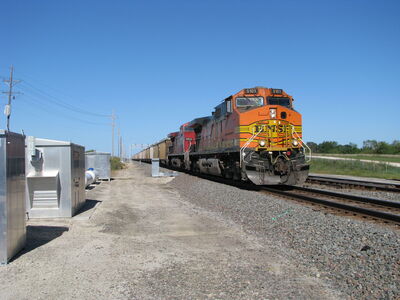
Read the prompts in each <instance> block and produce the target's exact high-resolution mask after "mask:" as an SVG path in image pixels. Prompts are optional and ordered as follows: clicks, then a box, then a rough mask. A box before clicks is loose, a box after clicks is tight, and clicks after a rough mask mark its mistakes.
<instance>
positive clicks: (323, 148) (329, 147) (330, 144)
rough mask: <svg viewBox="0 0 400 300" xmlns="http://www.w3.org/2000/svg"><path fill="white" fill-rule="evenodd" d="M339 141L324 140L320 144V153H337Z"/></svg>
mask: <svg viewBox="0 0 400 300" xmlns="http://www.w3.org/2000/svg"><path fill="white" fill-rule="evenodd" d="M337 147H338V142H335V141H324V142H322V143H321V144H319V145H318V153H337V152H338V151H337V150H338V149H337Z"/></svg>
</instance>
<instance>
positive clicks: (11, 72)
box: [3, 66, 20, 131]
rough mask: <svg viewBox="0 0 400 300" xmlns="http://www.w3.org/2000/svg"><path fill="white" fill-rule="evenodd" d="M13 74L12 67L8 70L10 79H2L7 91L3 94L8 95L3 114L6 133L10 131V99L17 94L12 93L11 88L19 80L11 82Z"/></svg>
mask: <svg viewBox="0 0 400 300" xmlns="http://www.w3.org/2000/svg"><path fill="white" fill-rule="evenodd" d="M13 73H14V66H11V68H10V79H9V80H7V79H4V80H3V81H4V82H7V83H8V87H9V88H8V91H7V92H3V93H4V94H8V104H7V105H6V107H5V109H4V114H5V115H6V116H7V131H10V116H11V101H12V99H15V96H13V94H19V93H16V92H13V87H14V85H15V84H17V83H19V82H20V80H13Z"/></svg>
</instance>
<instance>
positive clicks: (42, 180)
mask: <svg viewBox="0 0 400 300" xmlns="http://www.w3.org/2000/svg"><path fill="white" fill-rule="evenodd" d="M25 152H26V207H27V212H28V215H29V217H30V218H56V217H66V218H68V217H72V216H73V215H74V214H75V213H76V212H77V211H78V210H79V208H80V207H81V206H82V205H83V204H84V203H85V201H86V197H85V148H84V147H83V146H80V145H76V144H73V143H70V142H63V141H55V140H48V139H42V138H34V137H28V138H27V139H26V151H25Z"/></svg>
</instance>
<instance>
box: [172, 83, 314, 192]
mask: <svg viewBox="0 0 400 300" xmlns="http://www.w3.org/2000/svg"><path fill="white" fill-rule="evenodd" d="M177 134H178V133H174V134H171V135H170V138H171V141H172V146H171V147H169V150H168V153H167V155H166V157H167V160H166V162H167V164H169V165H173V166H175V167H178V168H185V169H187V170H192V171H193V172H201V173H207V174H212V175H217V176H223V177H226V178H232V179H236V180H251V181H252V182H253V183H255V184H257V185H271V184H286V185H296V184H302V183H304V181H305V180H306V178H307V176H308V171H309V164H308V163H307V162H306V156H305V150H306V149H308V147H307V145H306V144H305V143H304V142H303V141H302V121H301V114H300V113H298V112H297V111H295V110H294V109H293V98H292V97H291V96H290V95H288V94H286V93H285V92H284V91H283V90H281V89H271V88H264V87H256V88H250V89H243V90H241V91H240V92H238V93H237V94H235V95H232V96H230V97H228V98H226V99H225V100H224V101H223V102H222V103H221V104H220V105H218V106H217V107H215V110H214V112H213V114H212V116H209V117H204V118H198V119H195V120H193V121H191V122H189V123H186V124H184V125H183V126H182V127H181V131H180V138H179V139H177ZM177 141H179V142H178V145H177ZM180 145H182V146H180ZM308 150H309V149H308Z"/></svg>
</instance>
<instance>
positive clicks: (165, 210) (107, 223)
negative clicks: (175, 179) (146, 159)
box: [0, 164, 340, 299]
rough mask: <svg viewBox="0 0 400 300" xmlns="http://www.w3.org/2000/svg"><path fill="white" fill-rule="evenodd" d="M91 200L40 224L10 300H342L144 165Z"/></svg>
mask: <svg viewBox="0 0 400 300" xmlns="http://www.w3.org/2000/svg"><path fill="white" fill-rule="evenodd" d="M117 177H118V178H121V179H124V180H114V181H111V182H102V183H101V184H100V185H98V186H96V187H95V188H94V189H93V190H91V191H89V192H88V193H87V198H88V199H90V201H89V204H92V205H89V207H88V210H87V211H86V212H85V213H84V214H83V215H82V214H81V215H78V216H76V217H75V218H73V219H71V220H68V219H62V220H54V219H53V220H34V221H32V220H31V221H29V223H28V225H29V227H28V245H27V249H26V250H25V251H24V252H23V253H22V254H20V255H19V256H18V257H17V258H16V259H15V260H13V261H12V262H11V263H10V264H9V265H8V266H5V267H3V268H0V290H1V291H2V292H1V298H2V299H28V298H29V299H38V298H41V299H55V298H64V299H71V298H77V299H171V298H174V299H189V298H190V299H207V298H210V299H239V298H240V299H261V298H262V299H265V298H274V299H287V298H296V299H321V298H323V299H336V298H340V297H339V296H338V294H337V293H336V292H335V291H333V290H331V289H330V288H329V287H328V286H327V285H326V283H325V282H324V281H323V280H322V279H321V278H318V276H316V277H308V276H306V275H304V274H303V273H301V272H300V271H299V270H297V268H296V267H295V263H294V262H292V261H290V260H289V259H287V258H285V257H284V249H276V248H274V245H266V244H265V243H262V242H260V241H258V240H257V239H256V238H255V237H253V236H250V235H248V234H245V233H244V232H243V231H242V230H241V228H240V227H238V226H237V225H235V224H231V223H228V222H226V221H225V220H223V219H221V217H220V216H218V215H214V214H212V213H211V212H207V211H205V210H203V209H200V208H197V207H194V206H192V204H189V203H188V202H186V201H185V198H184V197H181V196H180V195H179V194H178V192H177V191H176V190H175V189H174V188H173V187H171V186H170V185H168V181H170V180H172V178H151V177H150V176H149V169H148V167H146V166H143V165H142V166H140V165H139V164H135V165H130V166H129V168H128V169H126V170H123V171H121V172H120V173H119V174H117Z"/></svg>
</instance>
